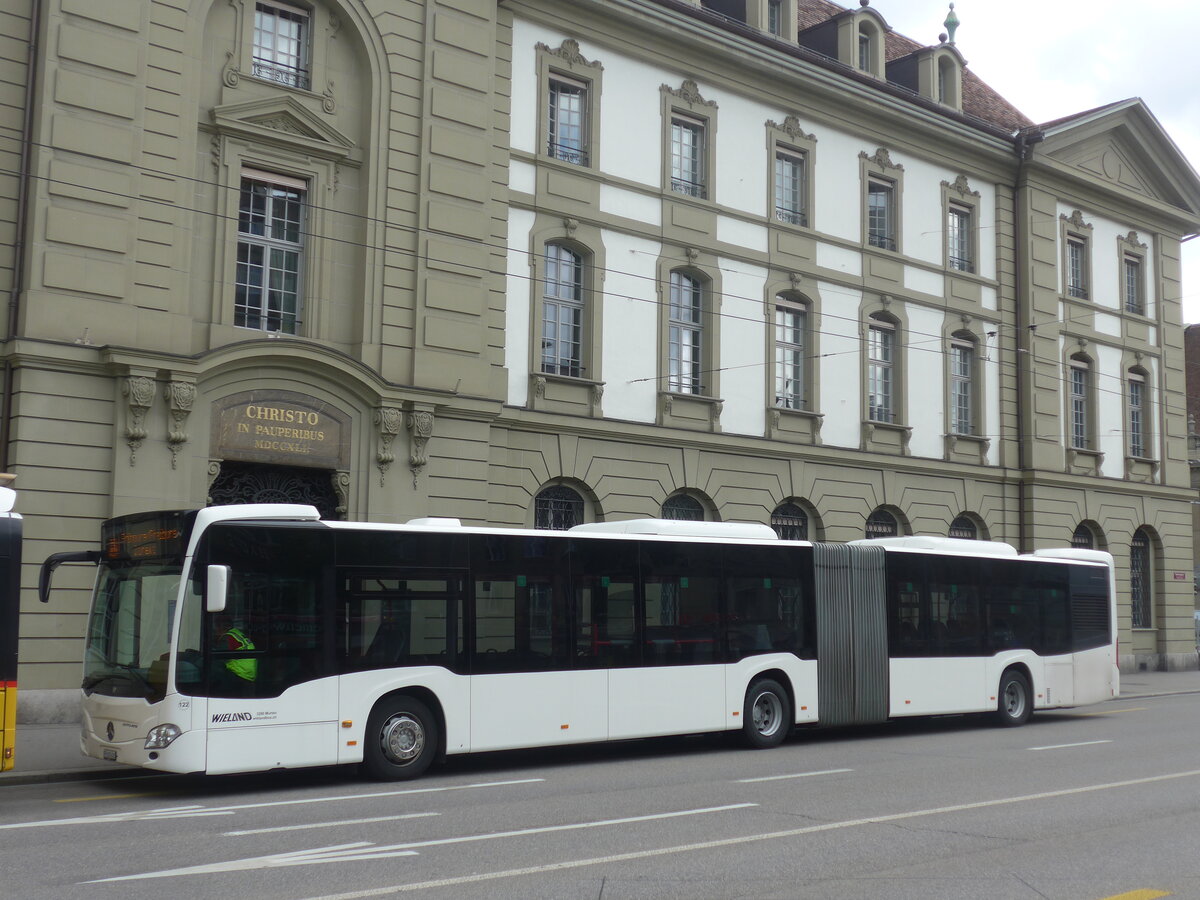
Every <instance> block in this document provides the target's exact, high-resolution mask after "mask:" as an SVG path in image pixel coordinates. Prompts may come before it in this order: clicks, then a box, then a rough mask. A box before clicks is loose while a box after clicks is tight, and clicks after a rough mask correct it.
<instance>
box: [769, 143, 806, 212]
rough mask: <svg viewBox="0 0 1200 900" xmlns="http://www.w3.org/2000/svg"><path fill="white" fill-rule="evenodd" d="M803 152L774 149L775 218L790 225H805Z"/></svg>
mask: <svg viewBox="0 0 1200 900" xmlns="http://www.w3.org/2000/svg"><path fill="white" fill-rule="evenodd" d="M804 163H805V158H804V154H803V153H796V152H795V151H792V150H784V149H783V148H779V149H777V150H776V151H775V218H776V219H778V220H779V221H780V222H788V223H790V224H792V225H807V224H808V213H807V210H806V204H805V197H804V187H805V172H804Z"/></svg>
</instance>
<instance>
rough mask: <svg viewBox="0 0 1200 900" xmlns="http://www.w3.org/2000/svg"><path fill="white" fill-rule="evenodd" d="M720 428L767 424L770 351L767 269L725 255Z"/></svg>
mask: <svg viewBox="0 0 1200 900" xmlns="http://www.w3.org/2000/svg"><path fill="white" fill-rule="evenodd" d="M718 265H720V267H721V286H722V292H723V299H722V301H721V318H720V326H719V327H720V329H721V356H720V359H719V360H718V362H717V365H718V366H720V368H721V391H720V394H721V398H722V399H723V400H724V401H725V406H724V408H723V409H722V410H721V430H722V431H724V432H728V433H731V434H758V435H761V434H763V432H764V431H765V430H766V399H765V398H766V387H765V380H764V379H766V378H767V376H768V372H769V370H770V363H769V359H768V358H766V357H765V356H764V354H765V352H766V346H767V344H766V340H767V335H766V330H765V329H766V325H765V319H764V312H763V310H764V300H763V287H764V285H765V283H766V278H767V271H766V269H763V268H760V267H758V266H751V265H748V264H746V263H739V262H736V261H734V260H729V259H721V260H719V261H718Z"/></svg>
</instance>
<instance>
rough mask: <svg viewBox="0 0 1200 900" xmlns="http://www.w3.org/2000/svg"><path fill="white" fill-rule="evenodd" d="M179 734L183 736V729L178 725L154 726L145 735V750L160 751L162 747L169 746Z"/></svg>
mask: <svg viewBox="0 0 1200 900" xmlns="http://www.w3.org/2000/svg"><path fill="white" fill-rule="evenodd" d="M181 734H183V729H181V728H180V727H179V726H178V725H155V726H154V727H153V728H151V729H150V733H149V734H147V735H146V749H147V750H162V749H163V748H164V747H169V746H171V742H172V741H174V740H175V738H177V737H179V736H180V735H181Z"/></svg>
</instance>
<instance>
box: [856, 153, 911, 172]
mask: <svg viewBox="0 0 1200 900" xmlns="http://www.w3.org/2000/svg"><path fill="white" fill-rule="evenodd" d="M858 158H859V159H865V160H866V161H867V162H869V163H873V164H874V165H877V166H879V168H881V169H895V170H896V171H898V172H903V171H904V166H902V165H900V164H899V163H894V162H892V155H891V154H890V153H888V150H887V148H886V147H880V148H879V149H878V150H876V151H875V155H874V156H868V155H867V153H866V151H865V150H863V151H859V154H858Z"/></svg>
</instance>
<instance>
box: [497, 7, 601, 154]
mask: <svg viewBox="0 0 1200 900" xmlns="http://www.w3.org/2000/svg"><path fill="white" fill-rule="evenodd" d="M565 37H566V35H564V34H558V33H557V32H554V31H551V30H550V29H547V28H542V27H540V26H535V25H532V24H530V23H529V22H523V21H521V20H520V19H517V20H516V21H514V22H513V61H512V105H511V109H512V113H511V119H510V120H509V124H510V129H511V130H510V131H509V145H510V146H511V147H512V149H514V150H524V151H525V152H526V153H535V152H536V151H537V142H538V139H539V138H538V133H537V105H538V77H537V75H538V73H537V51H536V50H535V49H534V48H535V46H536V45H537V43H538V41H541V42H542V43H544V44H546V45H547V46H549V47H558V46H560V45H561V44H562V42H563V39H564V38H565ZM581 49H582V46H581ZM584 55H585V56H586V55H587V54H586V53H585V54H584ZM592 58H593V57H590V56H589V57H588V59H592Z"/></svg>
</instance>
